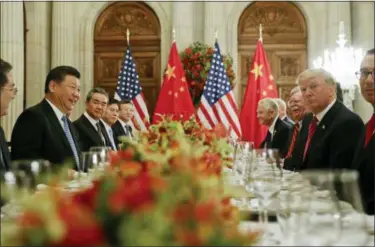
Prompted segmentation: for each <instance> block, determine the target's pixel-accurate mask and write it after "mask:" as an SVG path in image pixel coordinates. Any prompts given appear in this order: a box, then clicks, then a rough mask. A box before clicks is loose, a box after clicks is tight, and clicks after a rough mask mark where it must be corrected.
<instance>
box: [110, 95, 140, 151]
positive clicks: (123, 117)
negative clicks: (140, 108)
mask: <svg viewBox="0 0 375 247" xmlns="http://www.w3.org/2000/svg"><path fill="white" fill-rule="evenodd" d="M119 107H120V114H119V119H118V121H117V122H116V123H115V124H114V125H113V126H112V129H113V131H114V132H115V135H116V136H117V137H119V136H127V137H130V138H134V137H135V136H136V133H135V132H136V130H135V129H134V128H133V127H134V125H133V122H132V119H133V117H134V106H133V104H132V103H131V101H130V100H122V101H120V103H119ZM116 142H117V145H118V144H119V141H118V140H116Z"/></svg>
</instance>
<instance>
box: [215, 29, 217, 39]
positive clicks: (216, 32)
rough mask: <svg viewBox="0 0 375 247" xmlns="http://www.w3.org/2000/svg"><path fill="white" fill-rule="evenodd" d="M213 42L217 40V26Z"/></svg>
mask: <svg viewBox="0 0 375 247" xmlns="http://www.w3.org/2000/svg"><path fill="white" fill-rule="evenodd" d="M215 42H217V28H216V29H215Z"/></svg>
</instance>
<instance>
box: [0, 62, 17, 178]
mask: <svg viewBox="0 0 375 247" xmlns="http://www.w3.org/2000/svg"><path fill="white" fill-rule="evenodd" d="M16 94H17V88H16V86H15V83H14V80H13V75H12V65H11V64H10V63H8V62H6V61H4V60H2V59H0V118H1V117H3V116H5V115H7V114H8V108H9V103H10V102H11V101H12V100H13V99H14V98H15V96H16ZM10 163H11V159H10V154H9V149H8V144H7V140H6V138H5V134H4V130H3V128H2V127H1V126H0V171H7V170H9V168H10V165H11V164H10Z"/></svg>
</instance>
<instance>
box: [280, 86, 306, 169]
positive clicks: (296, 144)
mask: <svg viewBox="0 0 375 247" xmlns="http://www.w3.org/2000/svg"><path fill="white" fill-rule="evenodd" d="M288 106H289V108H290V110H291V114H292V117H293V119H294V121H295V124H294V126H293V130H292V134H291V135H290V138H289V144H288V146H289V148H288V152H287V154H286V157H285V160H284V169H287V170H291V171H296V170H299V166H300V164H301V163H302V160H303V151H304V149H305V144H306V140H307V135H308V131H309V124H310V122H311V120H312V114H310V113H309V112H308V110H307V108H306V106H305V105H304V102H303V98H302V93H301V90H300V88H299V87H298V86H297V87H295V88H293V89H292V91H291V92H290V98H289V101H288Z"/></svg>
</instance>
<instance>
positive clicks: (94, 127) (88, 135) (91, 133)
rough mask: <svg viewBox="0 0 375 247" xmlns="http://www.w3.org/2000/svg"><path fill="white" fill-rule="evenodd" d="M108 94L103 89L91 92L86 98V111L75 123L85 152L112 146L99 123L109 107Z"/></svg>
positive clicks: (95, 89)
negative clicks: (93, 148) (92, 148)
mask: <svg viewBox="0 0 375 247" xmlns="http://www.w3.org/2000/svg"><path fill="white" fill-rule="evenodd" d="M107 103H108V94H107V92H106V91H105V90H104V89H103V88H94V89H92V90H90V92H89V93H88V94H87V97H86V111H85V112H84V113H83V114H82V115H81V117H80V118H78V119H77V120H76V121H74V126H75V127H76V128H77V130H78V133H79V138H80V142H81V148H82V151H83V152H87V151H89V150H90V148H91V147H101V146H110V143H107V142H106V140H105V136H104V134H103V131H104V130H103V128H104V126H103V124H102V123H101V122H100V121H99V120H100V119H101V118H102V116H103V114H104V110H105V109H106V107H107Z"/></svg>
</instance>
